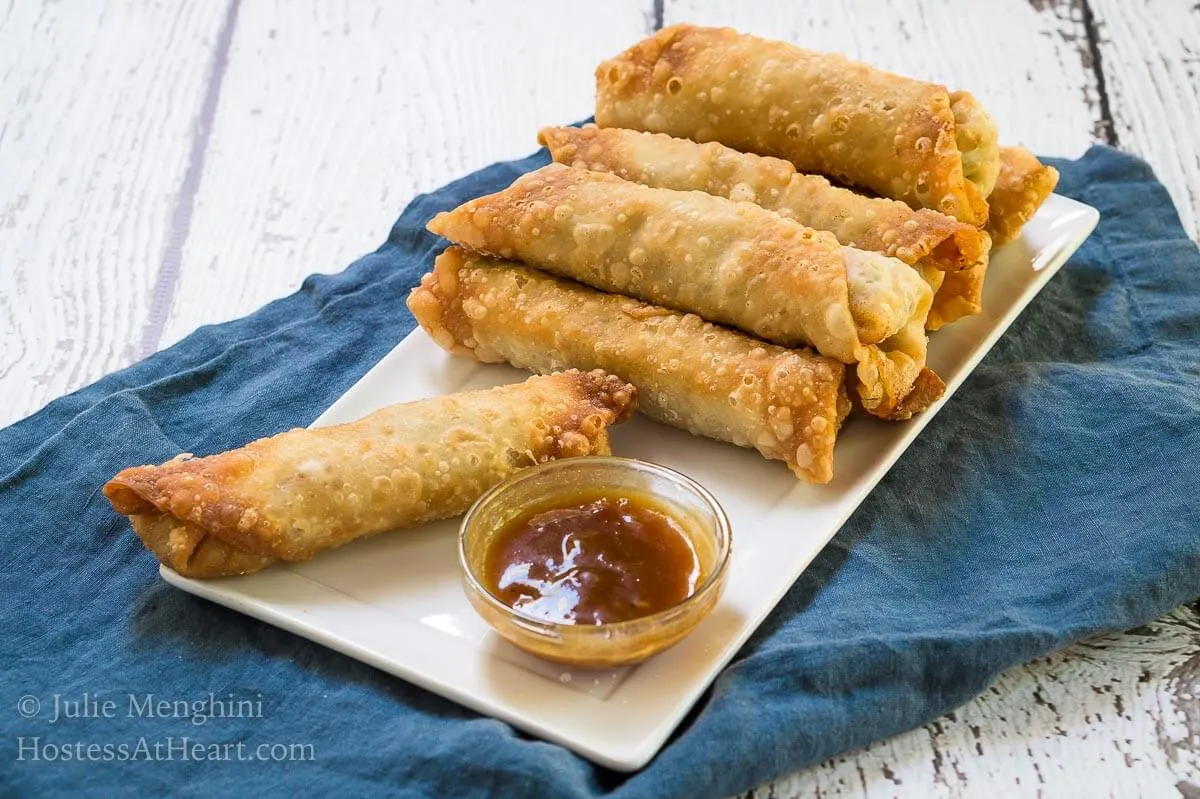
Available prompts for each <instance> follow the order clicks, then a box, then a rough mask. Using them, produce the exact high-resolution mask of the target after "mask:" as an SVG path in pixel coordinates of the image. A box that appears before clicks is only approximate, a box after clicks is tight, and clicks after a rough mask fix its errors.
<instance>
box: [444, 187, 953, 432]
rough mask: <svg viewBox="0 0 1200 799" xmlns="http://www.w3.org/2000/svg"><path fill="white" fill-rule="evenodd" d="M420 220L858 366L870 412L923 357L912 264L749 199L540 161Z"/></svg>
mask: <svg viewBox="0 0 1200 799" xmlns="http://www.w3.org/2000/svg"><path fill="white" fill-rule="evenodd" d="M429 229H430V230H431V231H433V232H434V233H438V234H440V235H442V236H444V237H446V238H447V239H449V240H450V241H452V242H454V243H456V244H461V245H463V246H466V247H469V248H471V249H474V250H476V251H479V252H485V253H488V254H491V255H495V256H498V257H501V258H514V259H517V260H519V261H521V262H523V263H525V264H527V265H529V266H534V267H537V268H539V269H543V270H546V271H549V272H552V273H554V274H557V275H560V276H562V277H567V278H570V279H572V280H577V281H579V282H581V283H584V284H586V285H589V286H592V287H593V288H597V289H600V290H601V291H608V292H614V293H619V294H627V295H629V296H632V297H636V298H638V299H642V300H645V301H646V302H649V303H652V304H655V305H661V306H664V307H668V308H673V309H675V310H679V311H685V312H692V313H695V314H697V315H698V316H700V317H702V318H704V319H706V320H708V321H710V322H716V323H719V324H725V325H729V326H731V327H735V328H738V329H740V330H743V331H745V332H747V333H751V334H753V335H756V336H758V337H759V338H762V339H764V340H765V341H770V342H772V343H775V344H780V345H782V346H789V347H790V346H796V345H799V344H806V343H807V344H811V345H812V346H814V347H815V348H816V349H817V350H818V351H819V352H820V353H821V354H823V355H828V356H830V357H834V358H837V359H838V360H840V361H842V362H844V363H858V364H859V367H858V373H859V378H860V393H859V395H860V398H861V399H862V402H863V406H864V407H865V408H867V410H869V411H870V412H872V413H874V414H876V415H878V416H882V417H888V416H890V415H891V413H892V410H893V409H894V408H895V407H896V406H897V405H898V404H899V403H900V402H901V400H903V398H904V397H905V395H907V394H908V392H909V391H910V390H911V388H912V385H913V383H914V381H915V380H916V378H917V375H918V374H919V373H920V370H921V369H922V368H923V367H924V364H925V353H926V346H927V340H926V338H925V335H924V326H925V319H926V317H927V315H928V312H929V304H930V302H931V300H932V293H931V292H930V290H929V287H928V285H927V284H926V283H925V281H923V280H922V279H921V278H920V276H919V275H918V274H917V273H916V272H914V271H913V270H912V269H911V268H909V267H908V266H907V265H905V264H903V263H901V262H900V261H897V260H895V259H892V258H888V257H886V256H883V255H880V254H879V253H873V252H867V251H864V250H856V249H853V248H848V247H842V246H840V245H839V244H838V242H837V240H836V239H835V238H834V237H833V235H832V234H829V233H825V232H821V231H814V230H811V229H809V228H806V227H804V226H803V225H799V224H797V223H796V222H793V221H791V220H789V219H785V218H783V217H781V216H779V215H778V214H776V213H773V212H771V211H768V210H766V209H764V208H761V207H760V206H757V205H754V204H752V203H738V202H732V201H730V200H727V199H724V198H721V197H715V196H712V195H709V194H705V193H703V192H696V191H689V192H680V191H670V190H667V189H655V188H650V187H648V186H643V185H640V184H637V183H631V182H629V181H626V180H621V179H620V178H618V177H616V176H615V175H611V174H604V173H599V172H589V171H585V170H580V169H572V168H569V167H565V166H563V165H561V164H551V165H549V166H547V167H544V168H542V169H539V170H537V171H536V172H532V173H530V174H528V175H524V176H522V177H521V178H519V179H518V180H517V181H515V182H514V183H513V184H512V186H510V187H509V188H507V189H505V190H504V191H501V192H497V193H496V194H492V195H488V196H486V197H480V198H478V199H476V200H471V201H470V202H467V203H464V204H463V205H462V206H459V207H458V208H456V209H455V210H453V211H450V212H448V213H442V214H438V215H437V216H436V217H434V219H433V220H432V221H431V222H430V223H429Z"/></svg>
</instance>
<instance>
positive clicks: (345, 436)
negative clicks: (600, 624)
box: [104, 371, 636, 577]
mask: <svg viewBox="0 0 1200 799" xmlns="http://www.w3.org/2000/svg"><path fill="white" fill-rule="evenodd" d="M635 407H636V391H635V389H634V388H633V387H632V386H631V385H629V384H628V383H626V382H625V381H623V380H620V379H618V378H616V377H614V376H612V375H610V374H605V373H604V372H600V371H592V372H580V371H567V372H559V373H557V374H554V375H550V376H547V377H533V378H530V379H529V380H526V381H525V382H523V383H519V384H515V385H510V386H502V387H499V388H494V389H491V390H488V391H474V392H466V393H461V394H451V395H447V396H442V397H436V398H434V399H428V400H421V401H419V402H410V403H404V404H401V405H392V406H390V407H387V408H383V409H381V410H378V411H376V412H374V413H372V414H370V415H369V416H366V417H364V418H363V419H360V420H358V421H356V422H351V423H349V424H342V425H337V426H335V427H324V428H319V429H308V430H304V429H296V430H291V431H289V432H286V433H281V434H279V435H277V436H273V437H271V438H264V439H261V440H258V441H255V442H252V443H250V444H248V445H246V446H245V447H242V448H241V449H236V450H232V451H230V452H225V453H222V454H220V455H213V456H211V457H206V458H192V457H191V456H186V455H185V456H180V457H179V458H176V459H175V460H172V461H169V462H167V463H164V464H162V465H161V466H137V467H134V468H131V469H125V470H124V471H122V472H121V473H119V474H118V475H117V476H116V477H114V478H113V479H112V480H110V481H109V482H108V484H107V485H105V486H104V495H105V496H106V497H108V499H109V501H110V502H111V503H112V505H113V508H115V509H116V510H117V512H118V513H123V514H125V515H126V516H128V517H129V519H130V522H131V523H132V525H133V529H134V531H135V532H137V534H138V535H139V536H140V537H141V538H142V541H143V542H144V543H145V544H146V546H147V547H148V548H149V549H150V550H151V551H152V552H153V553H154V554H155V555H156V556H157V557H158V559H159V560H160V561H162V562H163V563H164V564H166V565H167V566H169V567H171V568H172V569H174V570H175V571H177V572H179V573H180V574H182V575H184V576H185V577H220V576H224V575H233V574H247V573H250V572H255V571H258V570H260V569H262V568H265V567H267V566H270V565H271V564H274V563H278V562H281V561H290V562H294V561H302V560H306V559H308V558H311V557H312V556H314V555H315V554H317V553H319V552H321V551H323V550H326V549H330V548H332V547H338V546H341V545H343V544H345V543H348V542H349V541H353V540H355V539H358V538H362V537H365V536H371V535H375V534H378V533H382V532H386V531H388V530H394V529H399V528H405V527H413V526H416V525H418V524H421V523H423V522H427V521H433V520H435V519H441V518H446V517H449V516H456V515H458V514H461V513H463V512H465V511H466V510H467V508H469V507H470V505H471V503H473V502H474V501H475V500H476V499H478V498H479V497H480V496H482V495H483V493H484V492H485V491H487V490H488V489H489V488H491V487H492V486H494V485H496V484H497V483H499V482H500V481H501V480H503V479H504V478H505V477H507V476H508V475H510V474H512V473H514V472H516V471H517V470H519V469H522V468H525V467H527V466H532V465H534V464H536V463H542V462H544V461H547V460H553V459H556V458H568V457H575V456H583V455H592V454H599V455H607V454H610V450H609V445H608V427H609V426H610V425H613V424H616V423H618V422H621V421H624V420H625V419H627V418H629V416H630V415H632V413H633V411H634V408H635Z"/></svg>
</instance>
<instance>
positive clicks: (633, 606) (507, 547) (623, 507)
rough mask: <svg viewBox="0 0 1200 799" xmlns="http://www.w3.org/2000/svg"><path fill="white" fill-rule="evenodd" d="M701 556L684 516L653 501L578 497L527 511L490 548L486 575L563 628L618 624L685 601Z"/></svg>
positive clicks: (514, 601)
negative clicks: (564, 626)
mask: <svg viewBox="0 0 1200 799" xmlns="http://www.w3.org/2000/svg"><path fill="white" fill-rule="evenodd" d="M701 572H702V567H701V563H700V558H699V557H698V556H697V554H696V550H695V547H694V546H693V544H692V538H691V536H689V535H688V533H687V531H686V529H685V528H684V526H683V525H682V524H681V523H680V521H679V520H677V519H675V518H674V517H672V516H671V515H670V514H669V513H668V512H666V511H665V510H664V509H663V508H662V506H661V505H659V504H657V503H655V502H654V501H653V500H652V499H650V498H649V497H643V496H638V495H636V494H614V493H612V492H603V491H594V490H593V491H590V492H576V493H573V494H570V495H565V496H560V497H558V498H556V501H555V502H554V503H553V504H552V505H548V506H543V507H540V508H534V509H531V510H528V511H526V512H524V513H522V514H521V515H519V516H517V517H516V518H515V519H513V520H512V521H511V522H509V523H508V524H506V525H505V526H504V527H503V528H502V529H501V530H499V531H498V532H497V533H496V535H495V537H494V538H493V539H492V541H491V542H490V543H489V545H488V549H487V554H486V560H485V564H484V572H483V577H484V580H485V581H486V582H487V588H488V590H490V591H491V592H492V594H493V595H494V596H496V597H498V598H499V599H500V600H501V601H502V602H504V603H505V604H506V605H508V606H509V607H512V608H514V609H516V610H519V611H520V612H521V613H523V614H525V615H527V616H532V617H534V618H537V619H541V620H544V621H551V622H556V623H560V624H581V625H582V624H612V623H615V622H622V621H629V620H630V619H636V618H640V617H642V616H649V615H651V614H653V613H658V612H659V611H662V610H667V609H668V608H671V607H674V606H675V605H678V604H679V603H680V602H682V601H683V600H685V599H687V598H688V597H689V596H691V595H692V594H693V593H695V591H696V586H697V585H698V584H699V583H700V580H701V577H702V574H701Z"/></svg>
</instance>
